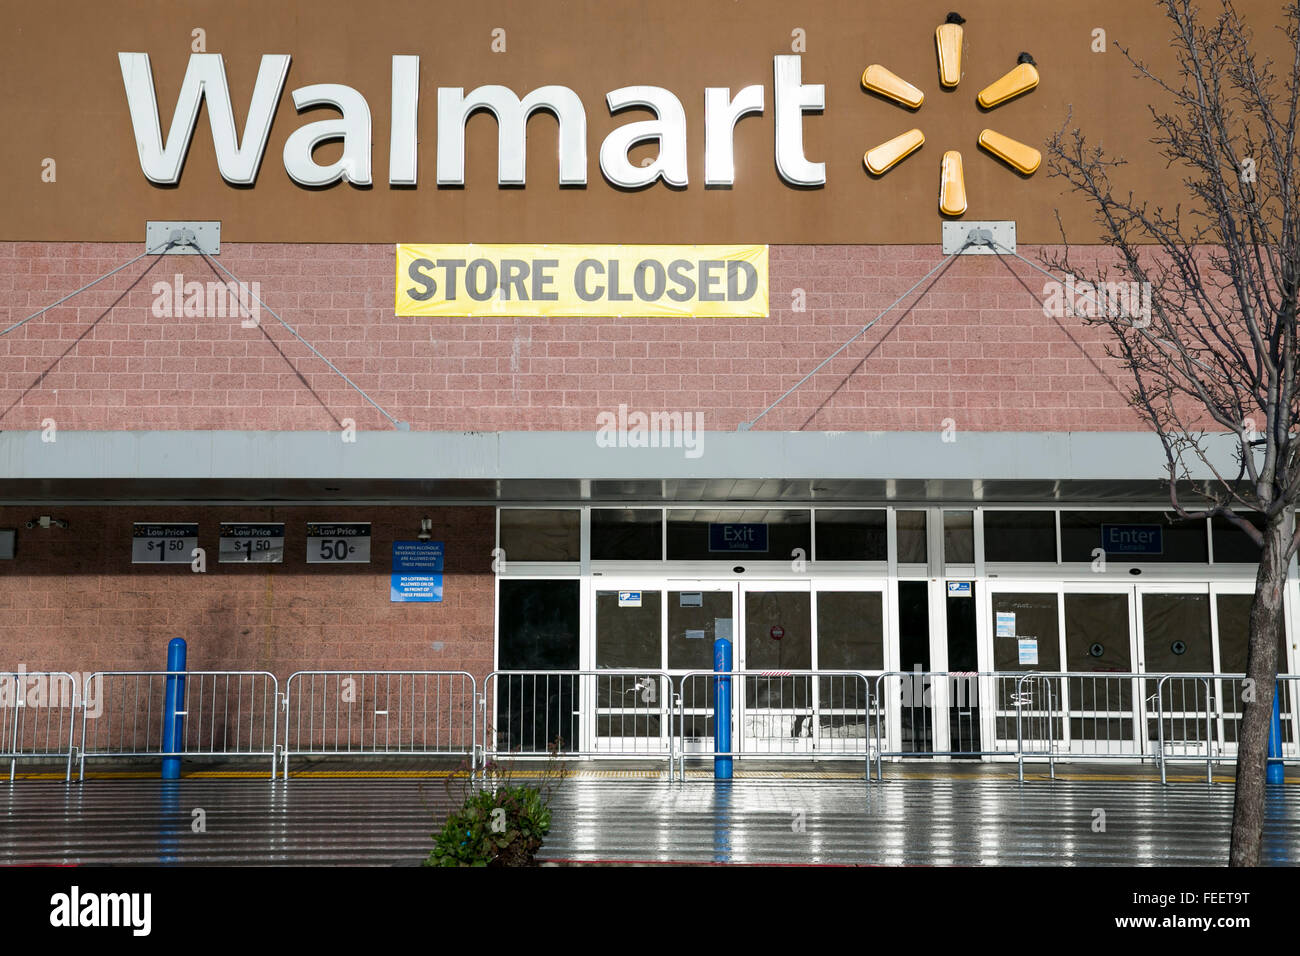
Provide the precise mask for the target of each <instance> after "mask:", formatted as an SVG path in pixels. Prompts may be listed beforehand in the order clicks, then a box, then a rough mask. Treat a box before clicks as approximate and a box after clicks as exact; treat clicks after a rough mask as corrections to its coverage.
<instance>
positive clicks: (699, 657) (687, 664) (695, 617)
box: [668, 591, 735, 671]
mask: <svg viewBox="0 0 1300 956" xmlns="http://www.w3.org/2000/svg"><path fill="white" fill-rule="evenodd" d="M683 597H685V600H683ZM720 620H725V621H726V622H727V623H726V625H724V626H725V628H726V630H727V632H728V633H729V634H730V636H731V640H732V641H733V642H734V641H735V630H734V624H733V623H732V608H731V592H730V591H669V592H668V667H669V668H670V669H672V670H704V671H711V670H713V642H714V640H715V639H716V638H717V637H718V635H717V633H716V627H717V622H718V621H720Z"/></svg>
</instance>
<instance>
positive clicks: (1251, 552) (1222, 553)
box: [1211, 514, 1264, 564]
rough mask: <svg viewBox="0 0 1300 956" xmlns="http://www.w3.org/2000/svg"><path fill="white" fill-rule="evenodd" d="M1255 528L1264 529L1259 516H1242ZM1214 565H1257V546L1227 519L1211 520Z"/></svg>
mask: <svg viewBox="0 0 1300 956" xmlns="http://www.w3.org/2000/svg"><path fill="white" fill-rule="evenodd" d="M1241 517H1243V518H1245V519H1246V520H1247V521H1249V522H1250V523H1251V524H1253V525H1254V526H1255V527H1256V528H1263V527H1264V519H1263V518H1262V517H1261V516H1260V515H1254V514H1248V515H1242V516H1241ZM1211 521H1212V523H1213V526H1214V563H1215V564H1259V546H1258V545H1257V544H1255V542H1254V541H1251V540H1250V536H1249V535H1247V534H1246V532H1244V531H1242V530H1241V529H1240V528H1238V527H1237V526H1236V525H1235V524H1233V523H1232V522H1231V521H1229V520H1228V519H1227V518H1212V519H1211Z"/></svg>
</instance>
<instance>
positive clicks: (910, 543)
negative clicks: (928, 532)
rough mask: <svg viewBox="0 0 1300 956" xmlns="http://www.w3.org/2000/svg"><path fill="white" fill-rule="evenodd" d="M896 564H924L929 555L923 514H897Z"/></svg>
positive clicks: (909, 512)
mask: <svg viewBox="0 0 1300 956" xmlns="http://www.w3.org/2000/svg"><path fill="white" fill-rule="evenodd" d="M896 517H897V530H898V563H899V564H925V562H926V560H927V558H926V555H927V554H928V553H929V550H928V548H927V547H926V542H925V512H924V511H900V512H898V513H897V516H896Z"/></svg>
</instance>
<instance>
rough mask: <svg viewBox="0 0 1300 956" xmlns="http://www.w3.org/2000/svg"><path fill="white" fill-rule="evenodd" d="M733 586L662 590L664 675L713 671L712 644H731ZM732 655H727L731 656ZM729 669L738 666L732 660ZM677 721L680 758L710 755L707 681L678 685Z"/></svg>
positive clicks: (710, 687) (709, 688)
mask: <svg viewBox="0 0 1300 956" xmlns="http://www.w3.org/2000/svg"><path fill="white" fill-rule="evenodd" d="M735 593H736V592H735V587H734V586H719V585H710V584H707V583H703V582H702V583H700V584H699V585H693V584H691V585H679V584H676V583H672V584H670V585H669V589H668V591H667V601H668V608H667V622H668V624H667V626H668V671H669V673H670V674H673V675H681V674H683V673H685V672H686V671H712V670H713V642H714V641H715V640H717V639H718V638H719V637H725V638H727V639H728V640H730V641H731V642H732V643H733V644H734V643H735V639H736V638H735V628H734V623H733V622H734V620H735ZM734 654H735V652H734V651H733V655H734ZM732 666H733V668H735V667H737V666H738V664H737V662H736V660H735V658H734V656H733V660H732ZM681 694H682V700H681V708H682V710H681V717H680V718H679V717H678V716H676V715H674V716H673V731H674V733H675V734H680V735H681V737H682V746H683V748H684V750H685V752H686V753H690V752H692V751H695V752H702V753H710V752H712V751H713V680H712V679H711V678H708V677H704V676H696V677H692V678H690V679H687V680H685V681H683V682H682V684H681Z"/></svg>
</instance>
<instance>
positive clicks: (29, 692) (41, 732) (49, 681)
mask: <svg viewBox="0 0 1300 956" xmlns="http://www.w3.org/2000/svg"><path fill="white" fill-rule="evenodd" d="M80 706H81V694H80V690H79V688H78V687H77V681H76V678H74V677H73V676H72V675H71V674H69V673H68V672H66V671H17V672H5V673H0V759H5V758H8V760H9V782H10V783H13V781H14V775H15V773H16V770H17V764H18V761H19V760H20V759H24V758H26V759H38V758H39V759H50V758H58V757H62V758H63V759H64V770H63V779H64V780H65V781H69V780H71V779H72V755H73V752H74V751H73V734H74V733H75V732H76V726H77V721H76V713H77V708H78V707H80Z"/></svg>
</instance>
